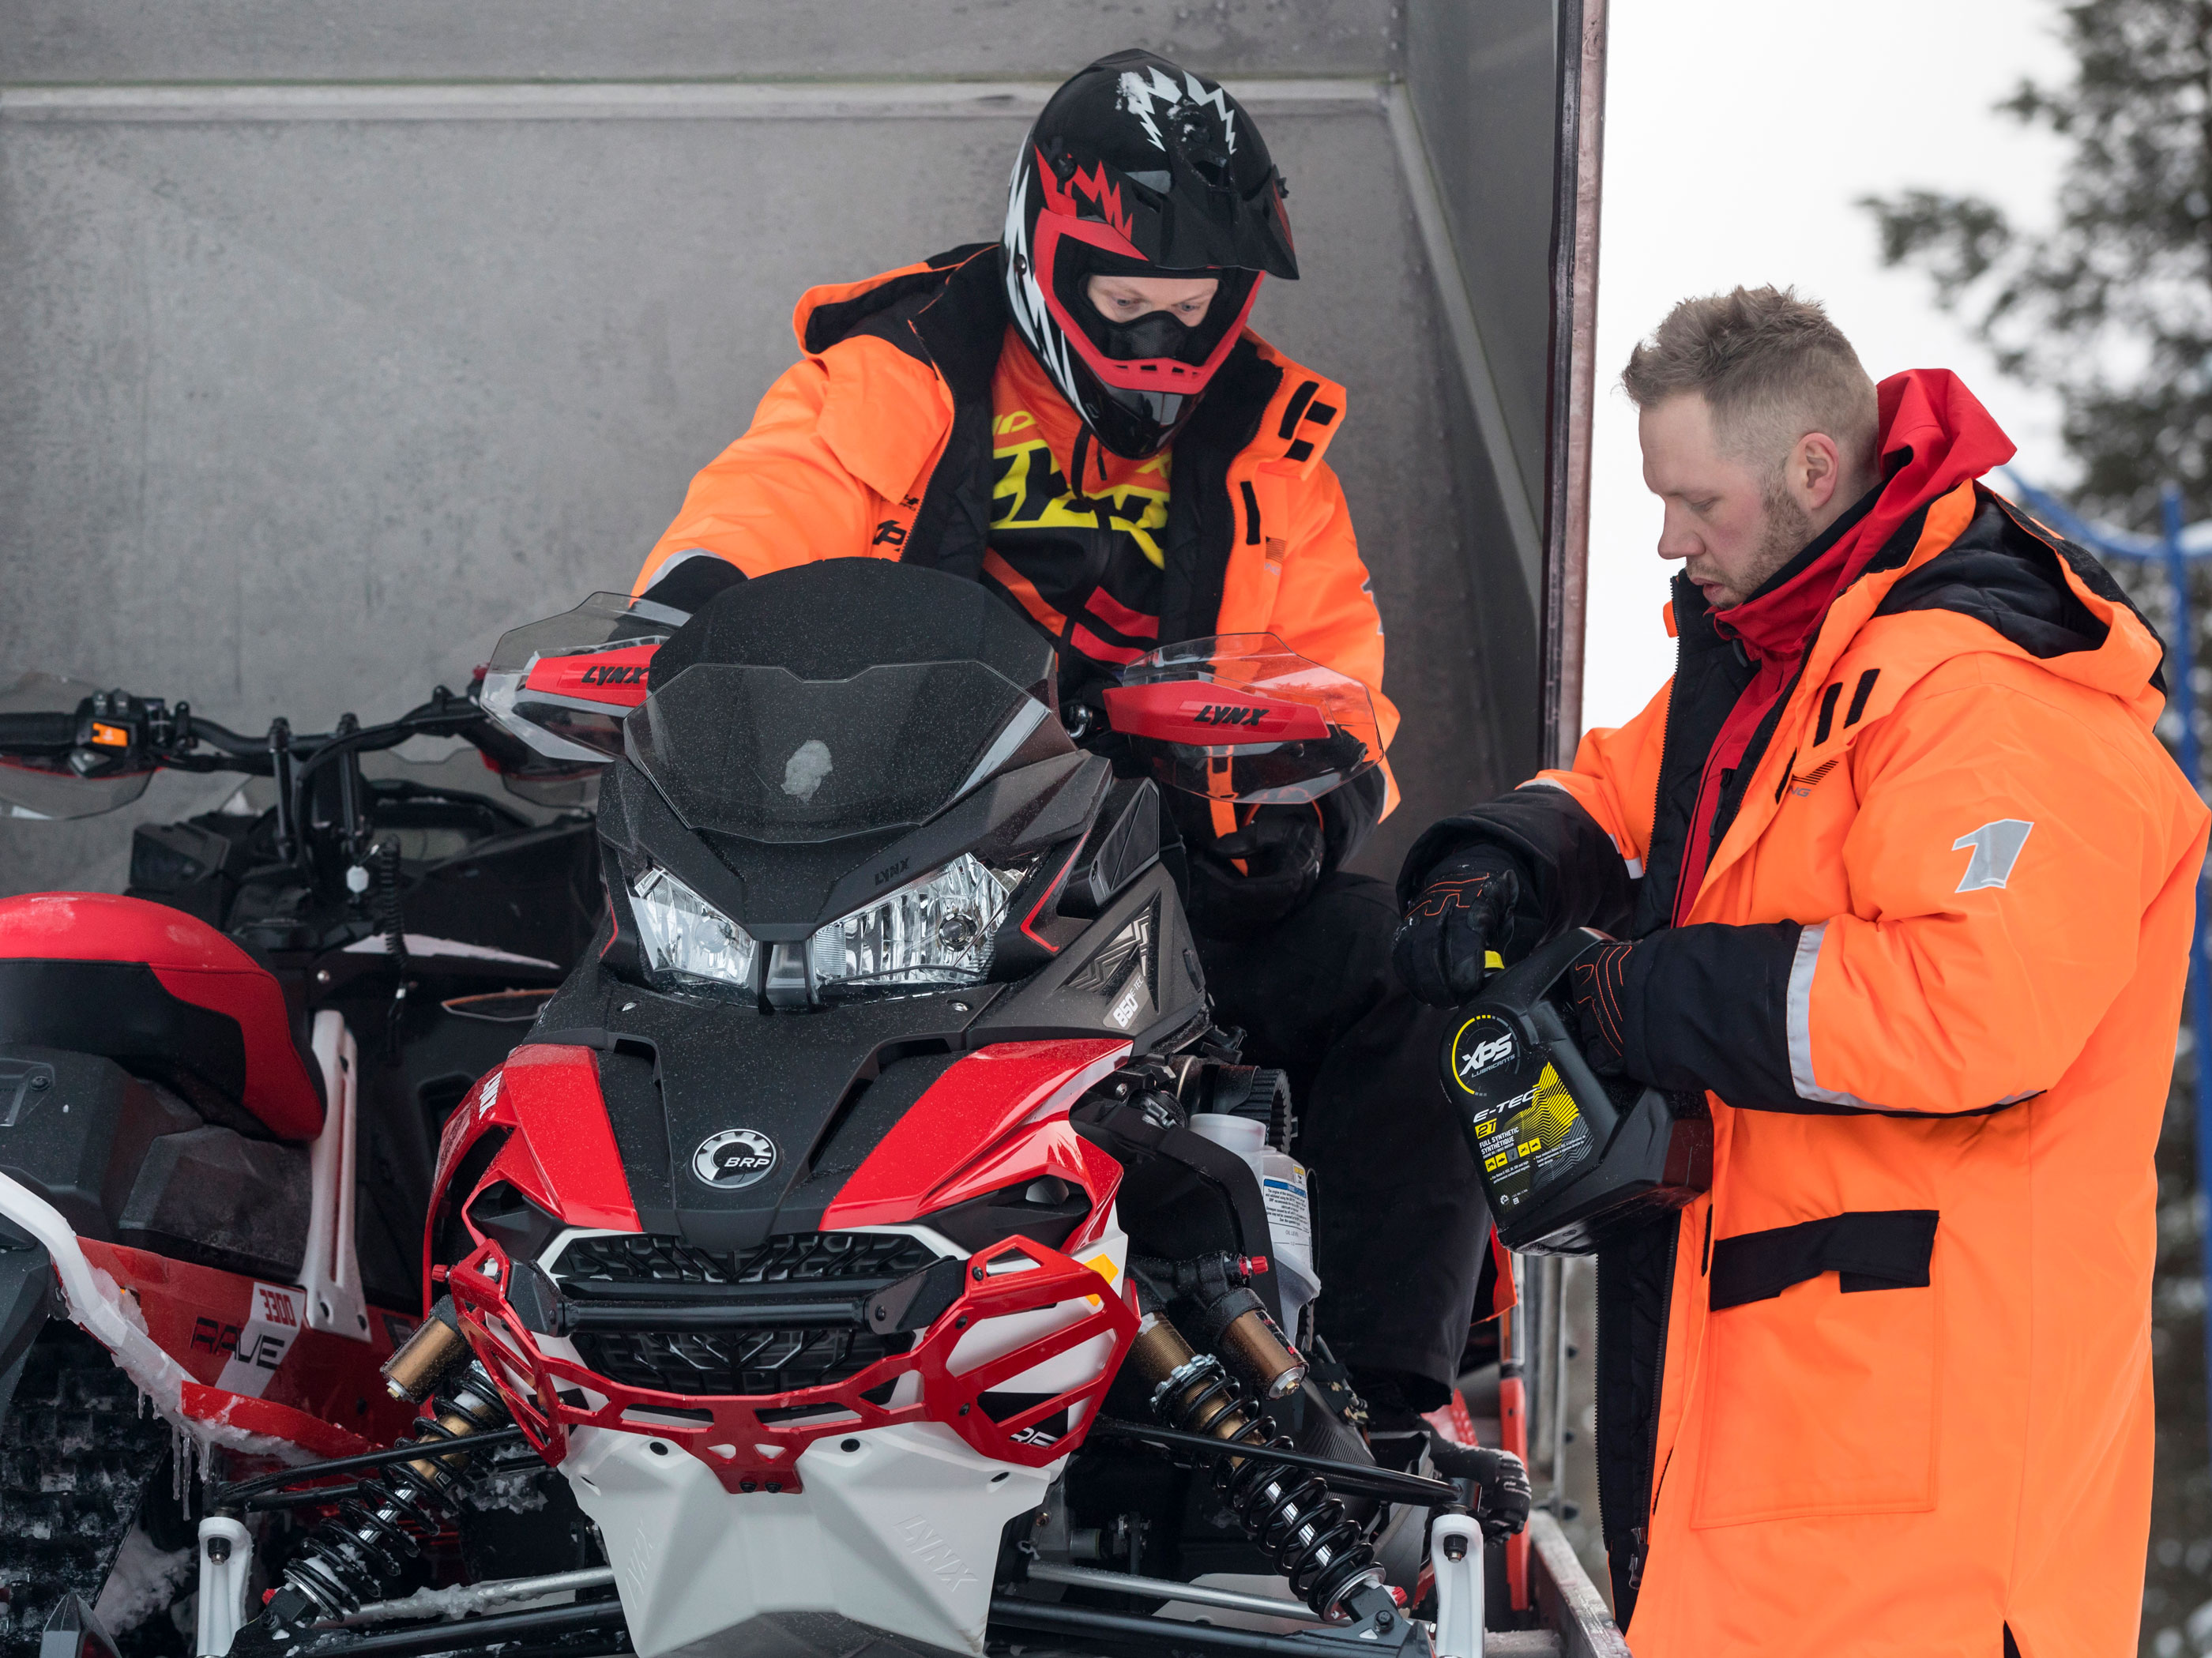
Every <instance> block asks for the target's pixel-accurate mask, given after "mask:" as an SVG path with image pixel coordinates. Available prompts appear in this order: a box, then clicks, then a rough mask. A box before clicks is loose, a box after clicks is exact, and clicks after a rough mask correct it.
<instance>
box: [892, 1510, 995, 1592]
mask: <svg viewBox="0 0 2212 1658" xmlns="http://www.w3.org/2000/svg"><path fill="white" fill-rule="evenodd" d="M896 1529H897V1532H898V1534H899V1536H900V1538H901V1539H902V1540H903V1541H904V1542H905V1544H906V1552H908V1554H910V1555H912V1556H913V1557H914V1558H915V1564H918V1565H920V1566H921V1568H922V1569H923V1570H925V1571H927V1572H928V1573H929V1575H930V1576H933V1577H934V1578H935V1579H937V1581H938V1582H940V1583H942V1584H943V1585H944V1586H945V1588H947V1589H957V1588H966V1587H967V1586H968V1585H969V1584H970V1583H973V1582H979V1581H981V1580H979V1579H978V1578H977V1577H976V1576H975V1573H974V1572H972V1571H970V1570H968V1568H967V1567H966V1566H965V1565H964V1564H962V1562H961V1559H960V1557H959V1556H958V1555H957V1554H955V1553H953V1552H952V1546H951V1544H949V1543H947V1542H946V1541H945V1540H944V1538H942V1537H940V1536H939V1535H938V1531H937V1527H934V1526H933V1525H931V1524H930V1523H929V1521H927V1520H925V1519H923V1518H922V1517H921V1515H915V1517H914V1518H913V1519H911V1520H908V1521H906V1522H904V1523H903V1524H902V1525H901V1526H899V1527H897V1528H896Z"/></svg>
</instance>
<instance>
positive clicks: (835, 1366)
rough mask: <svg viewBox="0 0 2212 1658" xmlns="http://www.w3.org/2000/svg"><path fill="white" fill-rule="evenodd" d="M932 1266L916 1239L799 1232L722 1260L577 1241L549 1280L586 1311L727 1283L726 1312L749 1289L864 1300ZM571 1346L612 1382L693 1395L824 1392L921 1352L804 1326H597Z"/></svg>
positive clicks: (910, 1341)
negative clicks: (601, 1303)
mask: <svg viewBox="0 0 2212 1658" xmlns="http://www.w3.org/2000/svg"><path fill="white" fill-rule="evenodd" d="M937 1258H938V1257H937V1252H936V1251H935V1250H934V1249H933V1248H930V1247H929V1246H928V1245H927V1244H926V1243H923V1242H921V1241H920V1240H919V1239H916V1238H911V1237H906V1236H902V1235H900V1234H897V1233H890V1232H800V1233H794V1234H791V1235H788V1236H783V1237H775V1238H770V1239H769V1241H768V1242H765V1243H763V1244H761V1245H760V1246H759V1247H758V1248H753V1249H747V1250H737V1251H727V1252H725V1251H716V1250H709V1249H702V1248H699V1247H698V1246H697V1245H696V1244H691V1243H687V1242H684V1240H683V1239H682V1238H678V1237H668V1236H655V1235H652V1234H632V1235H622V1236H605V1237H590V1238H578V1239H575V1240H574V1241H573V1242H570V1243H569V1244H568V1247H567V1248H565V1249H563V1250H562V1252H561V1256H560V1259H559V1260H557V1261H556V1262H555V1264H554V1267H553V1276H554V1278H556V1281H557V1282H558V1283H559V1284H560V1286H561V1290H562V1293H563V1294H564V1295H566V1296H568V1297H573V1298H574V1300H575V1301H576V1302H578V1303H589V1302H590V1301H591V1300H592V1291H594V1289H598V1290H600V1291H609V1292H611V1291H621V1290H629V1291H635V1290H636V1289H637V1288H639V1287H641V1286H652V1285H656V1284H665V1285H669V1286H671V1288H672V1287H674V1286H676V1285H679V1284H697V1285H712V1284H727V1285H728V1286H729V1296H728V1301H729V1303H730V1304H732V1305H733V1306H742V1305H744V1303H745V1302H746V1301H747V1299H748V1296H747V1291H749V1290H757V1291H760V1292H761V1294H762V1297H763V1299H780V1298H781V1296H780V1295H778V1293H777V1292H779V1291H781V1292H784V1293H787V1292H788V1291H789V1290H790V1289H791V1288H792V1287H793V1286H798V1285H805V1284H821V1285H823V1286H824V1287H825V1288H829V1289H834V1290H836V1291H850V1292H851V1293H854V1294H856V1295H857V1294H861V1293H864V1292H866V1291H869V1290H871V1289H874V1288H879V1287H882V1286H885V1285H888V1284H892V1283H895V1282H896V1280H898V1279H900V1278H904V1277H906V1276H907V1275H908V1273H910V1272H918V1271H920V1270H921V1268H923V1267H925V1266H928V1265H929V1264H930V1262H932V1261H933V1260H936V1259H937ZM574 1339H575V1343H576V1351H577V1352H578V1354H579V1355H580V1357H582V1359H583V1361H584V1363H586V1364H587V1365H588V1366H590V1367H591V1368H592V1370H596V1371H598V1372H599V1374H600V1375H601V1376H605V1377H606V1378H607V1379H608V1380H609V1381H611V1382H620V1383H622V1384H623V1386H625V1387H630V1388H654V1389H657V1390H658V1391H659V1392H662V1393H669V1394H685V1395H690V1396H698V1395H702V1394H783V1393H791V1392H793V1391H795V1390H797V1389H799V1388H819V1387H823V1386H825V1385H827V1384H829V1383H830V1382H842V1381H844V1380H845V1379H846V1378H847V1377H848V1376H857V1375H859V1374H860V1372H861V1371H862V1370H866V1369H867V1368H868V1366H870V1365H871V1364H873V1363H875V1362H876V1361H877V1360H878V1359H880V1358H883V1357H885V1356H886V1355H888V1354H891V1353H902V1352H904V1351H907V1350H908V1348H909V1347H911V1346H912V1345H914V1338H913V1337H912V1336H911V1335H908V1334H895V1333H884V1334H878V1333H875V1332H873V1331H871V1330H862V1329H855V1328H853V1327H851V1326H850V1325H849V1324H848V1323H844V1322H840V1323H839V1324H837V1325H836V1326H834V1327H823V1326H817V1325H813V1324H810V1323H808V1322H807V1321H804V1320H794V1321H793V1323H792V1324H791V1325H790V1326H788V1327H777V1328H774V1329H729V1330H703V1331H669V1330H646V1329H639V1330H623V1329H613V1330H609V1329H599V1328H594V1329H588V1330H579V1331H578V1332H577V1333H576V1334H575V1338H574Z"/></svg>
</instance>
